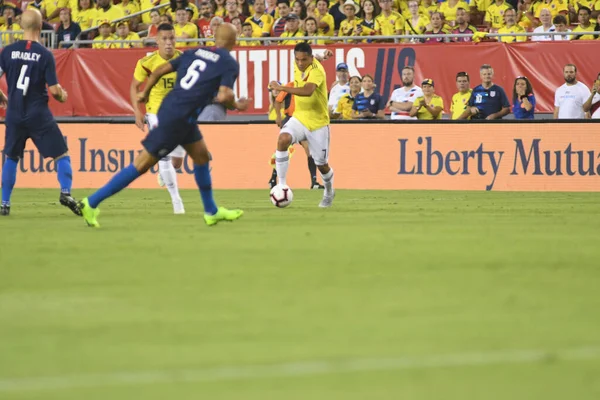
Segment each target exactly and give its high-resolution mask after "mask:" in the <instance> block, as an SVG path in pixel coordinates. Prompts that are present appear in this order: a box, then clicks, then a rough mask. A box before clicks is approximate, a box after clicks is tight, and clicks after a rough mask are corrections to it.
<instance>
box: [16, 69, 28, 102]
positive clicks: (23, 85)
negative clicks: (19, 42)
mask: <svg viewBox="0 0 600 400" xmlns="http://www.w3.org/2000/svg"><path fill="white" fill-rule="evenodd" d="M26 73H27V65H23V66H22V67H21V73H20V74H19V79H18V80H17V89H21V90H22V91H23V96H26V95H27V89H28V88H29V77H28V76H25V74H26Z"/></svg>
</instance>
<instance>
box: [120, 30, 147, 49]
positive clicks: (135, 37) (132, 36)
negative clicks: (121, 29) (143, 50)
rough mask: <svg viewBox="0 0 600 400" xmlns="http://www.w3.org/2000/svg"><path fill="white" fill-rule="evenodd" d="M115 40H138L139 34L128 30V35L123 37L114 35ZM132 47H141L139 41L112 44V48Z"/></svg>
mask: <svg viewBox="0 0 600 400" xmlns="http://www.w3.org/2000/svg"><path fill="white" fill-rule="evenodd" d="M115 40H140V35H138V34H137V33H135V32H129V35H127V37H126V38H125V39H122V38H121V37H116V38H115ZM134 47H142V44H141V43H115V44H113V48H114V49H132V48H134Z"/></svg>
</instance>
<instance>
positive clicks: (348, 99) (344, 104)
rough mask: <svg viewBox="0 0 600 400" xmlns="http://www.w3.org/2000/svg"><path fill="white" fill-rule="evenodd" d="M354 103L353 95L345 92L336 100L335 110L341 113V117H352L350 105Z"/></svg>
mask: <svg viewBox="0 0 600 400" xmlns="http://www.w3.org/2000/svg"><path fill="white" fill-rule="evenodd" d="M353 105H354V97H352V96H351V95H350V93H346V94H345V95H343V96H342V97H341V98H340V101H338V104H337V107H336V109H335V112H336V113H338V114H342V119H352V106H353Z"/></svg>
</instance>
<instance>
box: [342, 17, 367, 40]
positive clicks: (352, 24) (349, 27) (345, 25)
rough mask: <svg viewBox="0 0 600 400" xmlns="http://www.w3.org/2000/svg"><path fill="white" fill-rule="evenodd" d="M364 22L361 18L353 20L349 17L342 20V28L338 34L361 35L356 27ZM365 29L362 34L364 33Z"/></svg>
mask: <svg viewBox="0 0 600 400" xmlns="http://www.w3.org/2000/svg"><path fill="white" fill-rule="evenodd" d="M362 22H363V20H362V19H360V18H354V19H353V20H352V21H350V20H348V19H347V18H346V19H345V20H343V21H342V23H341V24H340V30H339V31H338V36H360V35H359V34H358V32H356V27H357V26H359V25H361V24H362ZM364 34H365V33H364V31H363V32H362V33H361V35H364Z"/></svg>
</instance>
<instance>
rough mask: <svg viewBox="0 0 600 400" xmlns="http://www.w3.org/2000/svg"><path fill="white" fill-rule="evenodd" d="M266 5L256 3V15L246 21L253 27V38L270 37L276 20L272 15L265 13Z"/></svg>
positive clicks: (261, 2)
mask: <svg viewBox="0 0 600 400" xmlns="http://www.w3.org/2000/svg"><path fill="white" fill-rule="evenodd" d="M265 10H266V9H265V3H264V2H263V1H255V2H254V15H252V17H250V18H248V19H246V22H247V23H249V24H250V25H251V26H252V36H254V37H268V36H269V34H270V33H271V28H272V27H273V22H275V20H274V19H273V17H272V16H271V15H270V14H266V13H265Z"/></svg>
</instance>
